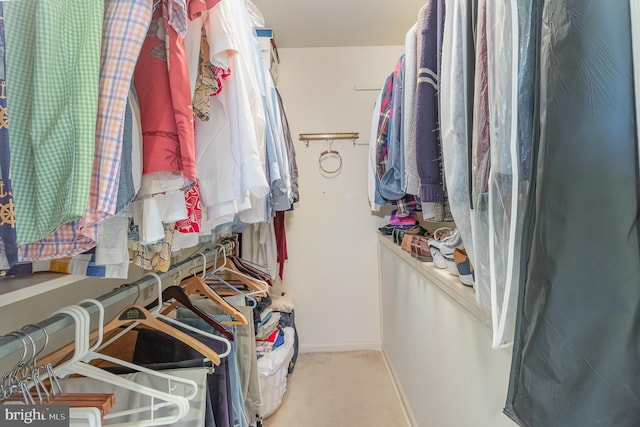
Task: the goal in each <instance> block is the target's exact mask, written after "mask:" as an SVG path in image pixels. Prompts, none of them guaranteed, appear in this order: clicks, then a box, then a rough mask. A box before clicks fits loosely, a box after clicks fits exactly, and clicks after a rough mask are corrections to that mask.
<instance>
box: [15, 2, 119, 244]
mask: <svg viewBox="0 0 640 427" xmlns="http://www.w3.org/2000/svg"><path fill="white" fill-rule="evenodd" d="M103 12H104V1H103V0H90V1H88V2H85V3H84V4H83V7H77V5H76V4H73V3H71V2H66V3H62V4H58V3H52V2H48V1H44V2H43V1H38V0H26V1H19V2H10V3H5V5H4V20H5V35H6V66H7V68H6V71H7V75H6V79H7V103H8V109H9V110H10V111H11V128H10V130H9V144H10V147H11V150H10V151H11V163H12V186H13V193H14V201H15V214H16V234H17V239H18V243H19V244H26V243H31V242H35V241H37V240H39V239H41V238H43V237H45V236H46V235H47V234H49V233H52V232H53V231H55V230H56V228H57V227H58V226H60V225H61V224H65V223H68V222H71V221H74V220H77V219H79V218H81V217H82V216H83V215H84V214H85V212H86V209H87V204H88V202H89V192H90V187H91V176H92V167H93V165H94V155H95V142H96V139H95V137H96V115H97V110H98V93H99V90H98V87H99V76H100V43H101V39H102V37H101V35H102V24H103ZM52 52H56V54H55V55H52ZM52 82H55V83H53V84H52ZM123 114H124V108H123Z"/></svg>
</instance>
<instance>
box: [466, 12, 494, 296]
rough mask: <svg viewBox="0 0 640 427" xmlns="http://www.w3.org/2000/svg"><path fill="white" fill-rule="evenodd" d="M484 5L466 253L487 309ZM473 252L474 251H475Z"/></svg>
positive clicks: (478, 40) (488, 163)
mask: <svg viewBox="0 0 640 427" xmlns="http://www.w3.org/2000/svg"><path fill="white" fill-rule="evenodd" d="M486 11H487V2H486V0H479V3H478V23H477V33H476V58H475V77H474V78H475V83H474V86H473V87H474V96H473V100H474V104H473V129H472V146H471V153H470V163H471V165H470V168H471V182H470V185H471V187H472V188H471V207H472V210H471V232H472V239H471V240H472V242H475V244H474V245H473V247H472V248H471V249H470V250H467V253H468V254H469V257H470V259H471V262H472V264H473V271H474V279H475V286H474V288H475V291H476V301H477V303H478V305H480V306H481V307H486V308H490V307H491V289H490V285H489V283H490V278H489V251H488V250H486V248H487V246H488V243H487V242H488V240H489V225H488V213H489V212H488V209H487V194H488V191H489V188H488V187H489V171H490V170H491V158H490V157H491V156H490V146H491V141H490V139H489V81H488V79H489V76H488V73H489V70H488V63H487V61H488V58H487V48H488V46H487V13H486ZM476 249H477V250H476Z"/></svg>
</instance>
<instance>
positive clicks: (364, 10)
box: [252, 0, 427, 48]
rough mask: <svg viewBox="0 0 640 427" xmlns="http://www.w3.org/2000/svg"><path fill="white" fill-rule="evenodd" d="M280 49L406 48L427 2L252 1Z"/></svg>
mask: <svg viewBox="0 0 640 427" xmlns="http://www.w3.org/2000/svg"><path fill="white" fill-rule="evenodd" d="M252 1H253V3H254V4H255V5H256V6H257V7H258V8H259V9H260V11H261V12H262V14H263V15H264V19H265V22H266V26H267V27H269V28H272V29H273V34H274V39H275V43H276V46H277V47H278V48H288V47H336V46H388V45H404V36H405V34H406V32H407V30H409V28H410V27H411V25H413V23H415V22H416V19H417V17H418V12H419V11H420V8H421V7H422V6H423V5H424V4H425V3H426V2H427V0H400V1H393V2H392V1H389V0H252Z"/></svg>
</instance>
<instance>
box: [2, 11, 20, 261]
mask: <svg viewBox="0 0 640 427" xmlns="http://www.w3.org/2000/svg"><path fill="white" fill-rule="evenodd" d="M3 16H4V12H3V8H2V3H0V56H1V58H0V91H1V92H0V273H2V271H4V270H8V269H10V268H11V267H13V266H14V265H15V264H16V263H17V262H18V242H17V239H16V216H15V213H14V206H13V191H12V189H11V156H10V151H9V117H8V111H7V95H6V86H7V81H6V67H5V54H6V49H5V37H4V18H3Z"/></svg>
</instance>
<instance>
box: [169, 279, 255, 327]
mask: <svg viewBox="0 0 640 427" xmlns="http://www.w3.org/2000/svg"><path fill="white" fill-rule="evenodd" d="M182 285H183V289H184V291H185V292H186V293H187V294H188V295H193V294H196V293H197V294H201V295H204V296H206V297H207V298H209V299H210V300H212V301H213V302H215V303H216V304H218V305H219V306H220V307H222V308H223V309H224V311H226V312H227V313H229V314H230V315H231V317H232V318H233V319H235V320H232V321H226V322H221V323H222V324H223V325H248V324H249V321H248V320H247V318H246V317H244V315H243V314H242V313H240V312H239V311H238V310H237V309H236V308H235V307H233V306H232V305H231V304H229V303H228V302H227V301H225V300H224V299H223V298H222V297H221V296H220V295H218V294H217V293H216V292H215V291H214V290H213V289H211V288H210V287H209V285H207V284H206V283H205V281H204V280H202V278H201V277H199V276H191V277H189V278H187V279H185V280H183V281H182ZM176 306H177V303H176V302H174V303H173V304H171V305H170V306H169V308H167V309H166V310H165V311H163V312H162V313H163V314H166V313H170V312H171V311H173V310H174V309H175V307H176Z"/></svg>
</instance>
